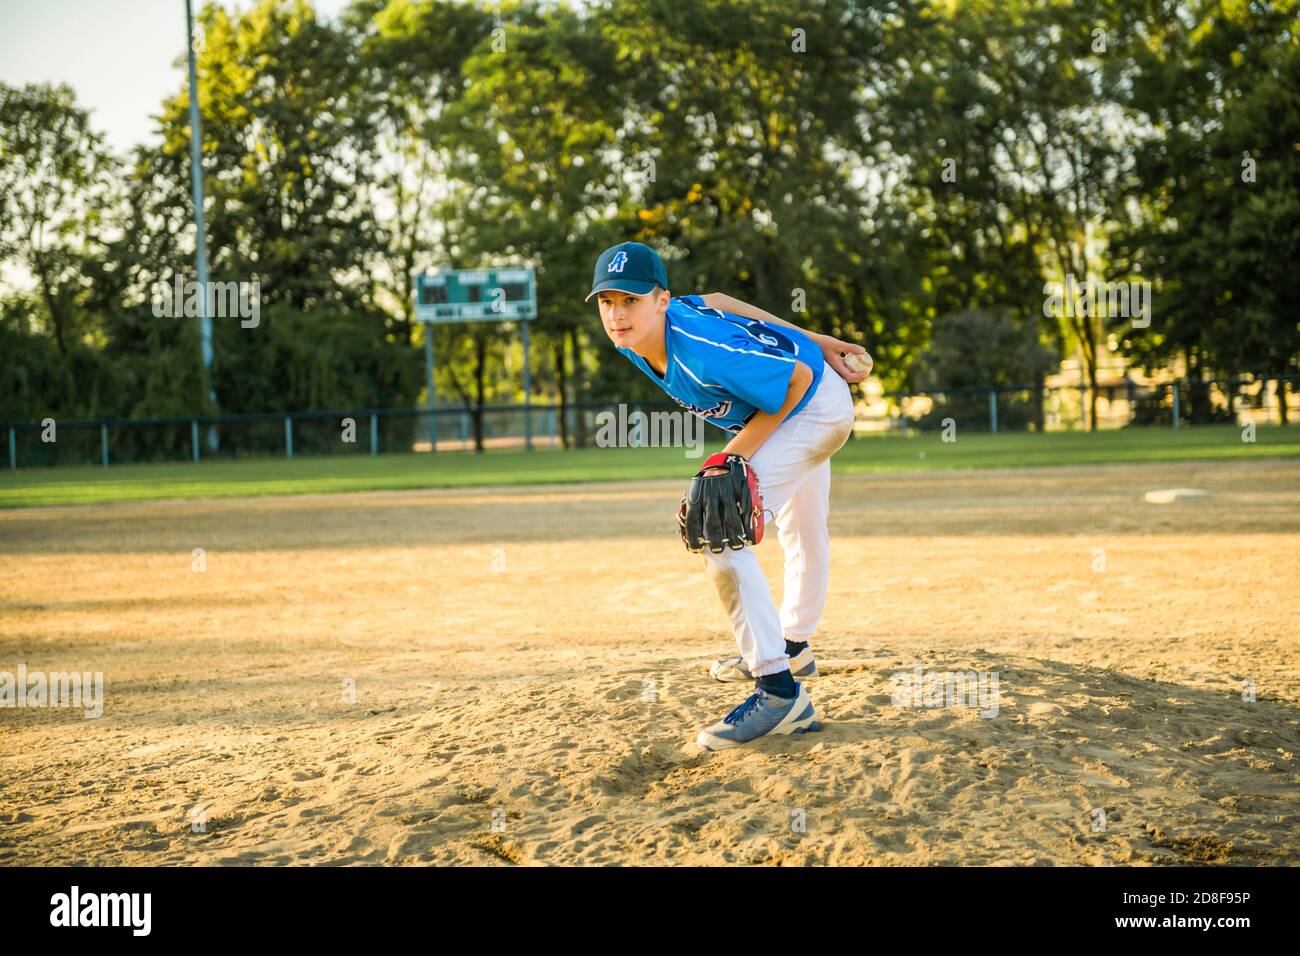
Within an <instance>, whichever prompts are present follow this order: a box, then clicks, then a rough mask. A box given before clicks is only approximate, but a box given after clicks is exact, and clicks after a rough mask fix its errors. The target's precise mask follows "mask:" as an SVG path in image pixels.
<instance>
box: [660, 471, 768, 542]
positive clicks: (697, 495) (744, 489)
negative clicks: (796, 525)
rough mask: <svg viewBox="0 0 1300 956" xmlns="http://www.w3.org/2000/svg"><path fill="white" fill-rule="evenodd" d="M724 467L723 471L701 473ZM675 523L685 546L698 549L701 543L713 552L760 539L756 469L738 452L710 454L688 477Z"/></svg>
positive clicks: (760, 496) (760, 512)
mask: <svg viewBox="0 0 1300 956" xmlns="http://www.w3.org/2000/svg"><path fill="white" fill-rule="evenodd" d="M717 467H721V468H726V469H727V473H726V474H723V475H709V476H706V475H705V474H704V473H705V472H706V471H708V470H709V469H710V468H717ZM677 524H678V529H679V530H680V532H681V535H682V541H683V542H684V543H685V544H686V550H687V551H691V552H693V553H698V552H700V551H703V550H704V547H705V545H707V546H708V548H709V550H710V551H712V552H713V553H714V554H721V553H722V550H723V548H724V547H725V548H731V549H732V550H733V551H739V550H740V549H741V548H743V547H745V545H747V544H750V545H754V544H758V543H759V542H760V541H762V540H763V494H762V492H761V491H760V490H759V487H758V473H757V472H755V471H754V468H753V466H752V465H750V463H749V462H748V461H747V460H746V459H745V458H744V456H742V455H736V454H728V453H727V452H718V453H717V454H715V455H710V456H709V457H708V459H707V460H706V461H705V462H704V466H703V467H702V468H701V469H700V470H699V471H697V472H696V473H695V477H694V478H692V479H691V484H690V486H689V487H688V488H687V489H686V494H684V495H682V503H681V507H679V508H678V509H677Z"/></svg>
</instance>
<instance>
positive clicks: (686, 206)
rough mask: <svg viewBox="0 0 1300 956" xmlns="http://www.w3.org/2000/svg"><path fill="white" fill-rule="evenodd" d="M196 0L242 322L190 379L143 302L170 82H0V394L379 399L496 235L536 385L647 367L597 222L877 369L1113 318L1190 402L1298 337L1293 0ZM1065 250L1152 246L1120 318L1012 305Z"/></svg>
mask: <svg viewBox="0 0 1300 956" xmlns="http://www.w3.org/2000/svg"><path fill="white" fill-rule="evenodd" d="M196 22H197V29H196V34H197V37H196V45H197V54H196V55H197V66H198V76H199V90H198V93H199V107H200V113H201V117H202V142H201V152H202V163H203V170H204V175H205V181H206V193H205V211H206V217H207V242H208V250H209V256H210V260H211V268H210V271H211V278H212V279H213V280H214V281H233V282H245V283H248V282H257V283H259V288H260V303H261V309H260V319H259V321H258V323H257V324H256V327H253V328H250V327H248V323H244V324H242V325H241V323H240V322H239V321H237V320H232V319H218V320H216V321H215V322H214V326H215V330H214V340H215V360H214V365H213V370H212V372H213V374H212V388H213V391H214V392H215V395H216V408H215V409H214V408H213V407H212V406H211V404H210V402H209V400H208V396H207V394H206V392H205V390H204V375H203V367H202V362H201V358H200V348H199V341H198V330H197V327H196V323H195V322H194V321H193V320H188V321H187V320H184V319H179V318H159V317H158V316H156V315H155V314H154V311H155V310H154V309H153V308H152V307H151V302H150V299H151V296H152V295H155V294H156V289H157V288H158V287H160V286H161V285H171V284H172V282H173V280H174V279H175V277H176V276H177V275H178V274H179V275H181V276H183V277H185V278H187V279H190V280H192V279H193V278H194V275H193V257H194V244H195V235H194V225H193V209H192V202H191V195H190V178H189V175H190V169H189V163H190V159H189V155H190V153H189V150H190V132H189V115H188V111H189V90H188V88H187V86H186V85H185V84H184V83H182V84H181V85H180V86H178V89H177V90H176V91H175V93H174V94H172V95H170V96H168V97H167V98H166V99H164V100H163V102H162V103H161V104H160V107H159V111H158V115H157V117H156V130H157V136H156V137H155V138H154V140H153V141H151V142H148V143H144V144H140V145H138V146H136V147H135V148H134V149H133V150H132V151H131V153H130V155H128V156H119V155H117V154H115V153H114V152H113V151H112V150H110V149H109V148H108V147H107V146H106V145H105V142H104V140H103V138H102V136H101V135H100V134H99V133H98V132H97V131H96V130H94V129H93V127H92V124H91V122H90V118H89V116H88V114H87V112H86V110H85V109H84V107H82V106H81V105H79V104H78V103H77V101H76V98H75V96H74V95H73V93H72V91H71V90H70V89H68V88H67V87H62V86H45V85H29V86H23V87H15V86H8V85H4V84H0V276H3V275H6V274H8V275H10V276H15V275H23V276H27V277H30V284H29V286H30V287H29V286H28V285H27V284H24V283H19V282H10V283H8V284H7V285H4V286H2V287H0V357H2V361H0V419H5V420H10V421H31V420H37V419H40V418H43V417H45V416H47V415H53V416H57V417H65V418H96V417H127V418H135V417H163V416H172V415H188V414H206V413H211V412H213V411H217V410H219V411H221V412H223V413H242V412H261V411H299V410H311V409H356V408H390V407H409V406H411V405H412V404H414V403H415V402H416V401H417V400H419V398H420V396H421V392H422V388H423V358H422V336H423V335H424V334H425V331H424V330H423V329H422V328H421V327H420V326H419V324H418V323H416V322H415V321H414V301H413V296H412V276H413V274H414V273H415V272H416V271H417V270H420V269H424V268H434V267H452V268H479V267H488V266H493V265H507V264H515V263H527V264H531V265H533V266H534V267H535V269H536V271H537V277H538V291H539V301H540V305H541V314H540V317H539V318H538V320H537V321H536V322H535V323H534V325H533V353H532V361H533V368H534V375H533V382H534V399H535V400H540V401H553V402H557V403H562V404H567V403H570V402H586V401H601V400H629V401H631V400H637V399H650V398H658V397H661V396H660V395H659V393H658V390H657V389H656V388H655V386H654V385H653V383H651V382H649V381H648V380H647V379H645V377H644V376H641V375H639V374H638V373H637V372H636V370H635V369H634V368H632V366H631V365H630V364H629V363H627V362H626V361H624V360H623V359H622V358H621V357H620V356H619V355H617V353H615V352H614V351H613V349H612V348H611V347H610V346H609V344H608V342H607V341H606V340H605V337H604V333H603V331H602V330H601V328H600V325H599V321H598V319H597V315H596V312H595V309H594V306H592V305H591V304H590V303H584V302H583V298H584V296H585V295H586V292H587V289H588V288H589V284H590V280H591V269H592V264H593V263H594V261H595V257H596V255H597V254H598V253H599V252H600V251H601V250H602V249H604V248H605V247H606V246H608V245H610V244H612V243H614V242H617V241H621V240H624V239H636V240H639V241H643V242H648V243H651V244H653V245H655V246H656V248H659V249H660V250H661V251H662V252H663V254H664V256H665V259H666V261H667V263H668V268H669V275H670V280H671V283H672V286H673V292H674V293H688V292H710V291H725V292H728V293H730V294H732V295H735V296H738V297H740V298H743V299H747V300H749V301H752V302H755V303H757V304H759V305H761V306H763V307H764V308H767V309H769V310H770V311H773V312H775V313H777V314H779V315H782V316H784V317H787V318H789V319H791V320H792V321H795V322H798V323H799V324H802V325H804V326H806V327H808V328H811V329H814V330H818V331H824V332H830V333H832V334H834V335H836V336H839V337H841V338H848V339H853V340H856V341H860V342H862V343H863V344H865V345H866V346H867V347H868V349H869V350H870V351H871V352H872V353H873V355H874V356H875V357H876V365H877V370H878V373H879V375H880V377H881V378H882V379H883V380H884V382H885V384H886V385H887V386H888V387H891V388H909V387H922V386H925V385H927V384H929V385H943V384H948V385H955V384H961V383H962V382H971V381H973V382H974V383H977V384H987V385H1004V384H1027V383H1025V382H1021V381H1013V379H1018V378H1023V377H1025V376H1030V377H1033V378H1036V379H1037V381H1040V382H1041V379H1042V377H1043V376H1045V375H1046V374H1048V373H1049V372H1050V370H1051V368H1052V367H1053V366H1054V364H1055V363H1056V362H1057V361H1059V359H1060V358H1061V357H1062V356H1064V355H1067V354H1077V355H1078V356H1080V357H1081V359H1082V364H1083V368H1084V369H1085V373H1086V375H1087V376H1088V378H1089V380H1090V381H1091V382H1092V383H1093V385H1094V386H1095V385H1096V383H1097V372H1098V368H1099V367H1100V365H1101V363H1102V361H1103V360H1104V359H1105V357H1106V355H1107V354H1117V355H1122V356H1124V357H1126V358H1127V359H1128V360H1129V361H1130V362H1131V363H1134V364H1136V365H1139V366H1142V367H1144V368H1146V369H1147V370H1148V371H1151V370H1155V369H1159V368H1167V367H1170V366H1172V365H1173V364H1175V363H1177V364H1178V365H1179V366H1181V367H1182V368H1184V369H1185V370H1186V374H1187V377H1188V379H1189V380H1190V382H1191V383H1192V387H1191V391H1190V401H1189V402H1188V405H1189V407H1188V408H1187V409H1186V411H1187V413H1188V415H1189V417H1191V418H1192V419H1193V420H1209V418H1210V417H1211V416H1212V415H1213V413H1214V410H1213V409H1212V408H1211V407H1210V402H1209V392H1208V389H1206V388H1204V387H1201V388H1198V387H1197V383H1204V382H1206V381H1207V380H1209V379H1211V378H1230V377H1234V376H1237V375H1240V374H1243V373H1263V374H1268V375H1294V374H1296V372H1297V360H1298V357H1300V307H1298V303H1297V283H1296V282H1295V279H1294V276H1295V265H1294V263H1295V261H1296V259H1297V253H1298V252H1300V32H1298V30H1297V27H1298V26H1300V18H1298V16H1297V3H1296V0H1277V2H1262V0H1256V2H1252V3H1249V4H1245V3H1240V4H1239V3H1223V2H1190V0H1189V2H1177V3H1176V2H1168V0H1138V2H1133V0H1079V2H1072V3H1069V4H1060V3H1050V2H1043V0H964V2H960V3H952V2H940V0H933V2H865V3H864V2H850V0H824V2H794V0H693V2H686V3H664V2H661V0H617V2H613V0H610V2H604V3H592V4H588V5H582V6H575V5H570V4H566V3H538V2H524V3H506V4H501V5H492V6H489V5H487V4H483V3H472V2H433V0H355V2H354V3H353V4H352V5H351V6H350V7H349V8H348V9H347V11H346V12H345V13H344V15H343V16H342V17H341V18H339V19H338V20H337V21H330V20H324V19H321V18H320V17H318V16H317V15H316V12H315V11H314V8H313V7H312V5H311V3H310V2H309V0H261V2H260V3H258V4H257V5H256V6H254V7H253V8H252V9H250V10H248V11H246V12H241V13H233V14H232V13H228V12H226V10H225V9H224V8H222V7H219V6H216V5H209V6H207V7H205V8H204V9H202V10H201V11H200V12H199V13H198V16H197V18H196ZM182 33H183V30H182ZM179 46H181V44H180V43H179V42H178V47H179ZM182 61H183V53H182V56H181V59H180V60H178V63H179V62H182ZM1068 276H1073V277H1075V278H1076V279H1078V280H1083V279H1085V278H1091V279H1095V280H1097V281H1099V282H1103V283H1149V287H1150V289H1151V310H1150V315H1149V316H1147V317H1146V321H1145V323H1144V324H1139V323H1136V322H1134V321H1133V320H1132V317H1130V316H1127V315H1113V314H1096V313H1094V314H1083V315H1079V314H1075V313H1074V311H1073V310H1067V312H1066V314H1060V315H1057V314H1050V315H1049V314H1045V311H1047V310H1045V308H1044V303H1045V301H1046V299H1047V295H1046V293H1045V290H1046V288H1047V286H1048V284H1050V283H1053V282H1061V281H1064V280H1065V279H1066V278H1067V277H1068ZM429 331H430V333H431V334H432V335H433V336H434V347H435V351H436V352H437V354H438V356H439V363H438V373H437V376H438V377H437V391H438V395H439V400H440V401H442V402H447V401H456V402H463V403H465V404H467V405H469V406H471V407H473V408H481V407H482V406H483V405H484V404H487V403H499V402H513V401H519V400H521V398H522V394H521V387H522V382H521V378H520V374H519V368H520V364H521V358H520V355H519V341H518V336H517V335H515V334H514V330H513V328H512V327H510V326H508V325H507V326H499V325H489V324H483V323H476V324H471V325H456V326H445V327H444V326H439V327H436V328H433V329H432V330H429ZM1028 384H1032V383H1028ZM1091 394H1092V396H1093V402H1094V407H1093V409H1092V415H1091V418H1090V421H1091V422H1092V423H1093V424H1094V425H1095V421H1096V416H1095V396H1096V394H1097V392H1096V389H1095V388H1094V389H1093V390H1092V392H1091ZM1005 414H1006V416H1007V417H1006V420H1007V421H1022V420H1023V421H1033V420H1034V415H1033V414H1032V413H1023V412H1022V413H1020V414H1017V412H1016V410H1015V409H1014V408H1008V409H1007V410H1006V412H1005ZM561 420H564V418H563V416H561ZM476 425H477V426H478V431H477V434H478V436H479V437H480V438H481V416H476ZM564 437H565V441H566V442H568V443H573V442H580V441H582V440H583V436H581V435H576V436H575V435H567V434H566V435H565V436H564Z"/></svg>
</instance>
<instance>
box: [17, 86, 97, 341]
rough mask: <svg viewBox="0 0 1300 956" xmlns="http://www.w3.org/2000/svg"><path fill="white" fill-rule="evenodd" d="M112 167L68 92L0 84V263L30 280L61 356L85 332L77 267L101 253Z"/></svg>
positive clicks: (84, 289) (80, 272) (83, 282)
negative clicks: (17, 268)
mask: <svg viewBox="0 0 1300 956" xmlns="http://www.w3.org/2000/svg"><path fill="white" fill-rule="evenodd" d="M116 167H117V163H116V160H115V159H114V157H113V155H112V153H111V152H110V151H109V150H108V149H107V148H106V147H105V146H104V143H103V139H102V138H101V137H100V135H99V134H98V133H96V132H95V131H94V130H93V129H91V127H90V117H89V115H88V114H87V113H86V111H85V110H84V109H82V108H80V107H79V106H77V105H76V101H75V97H74V95H73V92H72V90H71V89H70V88H69V87H67V86H62V85H60V86H49V85H43V84H42V85H31V84H29V85H27V86H24V87H22V88H16V87H12V86H7V85H5V84H3V83H0V262H2V261H5V260H10V261H12V262H14V263H16V264H17V265H18V266H20V267H22V268H24V269H25V270H26V271H27V272H29V273H30V274H31V276H32V277H33V278H34V280H35V282H36V289H37V292H38V293H39V295H40V299H41V304H42V306H43V307H44V309H43V311H44V316H43V319H44V320H45V321H47V322H48V323H49V328H50V329H51V331H52V333H53V336H54V341H55V343H56V344H57V346H58V350H59V352H60V353H62V354H64V355H67V353H68V350H69V347H70V345H71V344H72V343H73V342H74V341H76V338H77V336H78V335H79V333H81V332H83V331H86V328H85V326H84V323H81V322H79V321H78V320H79V317H80V311H79V308H78V303H79V301H80V299H81V298H82V297H83V296H84V295H85V294H86V292H87V284H86V279H85V273H84V269H83V264H84V263H85V262H86V260H88V259H91V258H94V257H95V256H97V255H98V254H99V253H100V251H101V249H102V236H101V235H100V232H99V228H100V225H101V217H102V214H103V212H104V208H105V206H106V204H107V203H108V193H109V191H110V189H111V186H112V180H113V176H114V174H115V172H116Z"/></svg>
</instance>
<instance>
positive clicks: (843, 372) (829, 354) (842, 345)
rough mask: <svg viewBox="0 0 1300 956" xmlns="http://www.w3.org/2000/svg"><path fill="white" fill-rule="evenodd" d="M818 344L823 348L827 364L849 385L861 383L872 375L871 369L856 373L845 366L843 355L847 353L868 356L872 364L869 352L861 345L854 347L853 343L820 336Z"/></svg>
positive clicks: (828, 336)
mask: <svg viewBox="0 0 1300 956" xmlns="http://www.w3.org/2000/svg"><path fill="white" fill-rule="evenodd" d="M817 344H818V345H819V346H821V350H822V355H823V356H824V357H825V359H826V363H827V364H828V365H830V367H831V368H833V369H835V371H836V372H838V373H839V376H840V378H842V379H844V381H846V382H849V383H853V382H861V381H862V380H863V379H865V378H866V377H867V376H869V375H870V374H871V368H870V367H868V368H867V369H866V370H865V371H861V372H855V371H853V370H852V369H851V368H849V367H848V366H847V365H845V364H844V355H843V353H845V352H850V353H857V354H859V355H864V356H866V358H867V361H868V362H871V356H870V355H867V350H866V349H865V348H863V347H862V346H861V345H854V344H853V343H852V342H845V341H842V340H841V339H837V338H835V337H834V336H831V335H820V336H818V337H817Z"/></svg>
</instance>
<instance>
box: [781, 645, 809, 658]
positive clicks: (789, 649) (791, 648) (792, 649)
mask: <svg viewBox="0 0 1300 956" xmlns="http://www.w3.org/2000/svg"><path fill="white" fill-rule="evenodd" d="M807 647H808V642H807V641H798V642H795V641H786V642H785V653H786V656H787V657H794V656H795V655H796V654H802V653H803V652H804V650H805V649H807Z"/></svg>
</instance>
